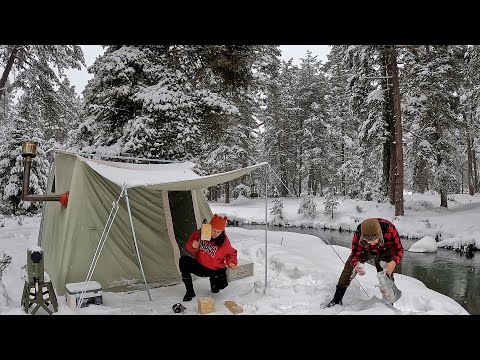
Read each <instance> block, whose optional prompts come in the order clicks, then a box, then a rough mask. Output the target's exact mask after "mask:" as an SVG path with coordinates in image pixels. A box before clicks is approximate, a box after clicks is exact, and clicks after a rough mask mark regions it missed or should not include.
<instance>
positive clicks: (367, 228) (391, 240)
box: [325, 218, 403, 308]
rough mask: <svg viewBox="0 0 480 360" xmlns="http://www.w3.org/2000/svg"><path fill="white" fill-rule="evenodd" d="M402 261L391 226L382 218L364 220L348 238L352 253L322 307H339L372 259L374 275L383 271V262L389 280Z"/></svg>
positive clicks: (397, 238)
mask: <svg viewBox="0 0 480 360" xmlns="http://www.w3.org/2000/svg"><path fill="white" fill-rule="evenodd" d="M402 257H403V245H402V242H401V240H400V235H399V234H398V231H397V229H396V228H395V225H393V224H392V223H391V222H390V221H388V220H385V219H382V218H370V219H365V220H364V221H363V222H362V223H361V224H360V225H358V226H357V229H356V231H355V233H354V234H353V238H352V252H351V253H350V256H349V257H348V259H347V261H345V266H344V267H343V271H342V273H341V274H340V278H339V279H338V283H337V289H336V291H335V295H334V296H333V300H332V301H330V302H329V303H328V304H327V305H326V306H325V307H326V308H327V307H332V306H335V305H337V304H340V305H342V299H343V296H344V295H345V291H346V290H347V287H348V286H349V285H350V283H351V281H352V280H353V278H354V277H355V275H357V274H358V275H360V276H362V275H365V270H364V268H363V264H364V263H365V262H366V261H368V260H370V259H373V260H374V262H375V267H376V268H377V273H378V272H381V271H383V270H384V269H383V268H382V266H381V265H380V261H385V262H386V263H387V265H386V273H387V276H388V277H390V278H391V279H392V280H393V271H394V270H395V267H396V266H397V265H398V264H400V262H401V261H402Z"/></svg>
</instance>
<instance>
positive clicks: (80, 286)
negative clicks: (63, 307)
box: [65, 281, 103, 309]
mask: <svg viewBox="0 0 480 360" xmlns="http://www.w3.org/2000/svg"><path fill="white" fill-rule="evenodd" d="M83 291H85V293H84V294H83V301H82V305H81V306H80V307H87V306H89V305H90V304H94V305H102V304H103V298H102V286H101V285H100V284H99V283H98V282H96V281H88V282H86V281H83V282H78V283H70V284H65V300H66V301H67V306H68V307H69V308H71V309H76V308H77V305H78V303H79V301H80V297H81V296H82V292H83Z"/></svg>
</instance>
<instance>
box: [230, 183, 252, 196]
mask: <svg viewBox="0 0 480 360" xmlns="http://www.w3.org/2000/svg"><path fill="white" fill-rule="evenodd" d="M249 195H250V188H249V187H248V186H247V185H244V184H240V185H237V186H236V187H235V189H234V190H233V197H234V198H235V199H237V198H238V197H239V196H244V197H248V196H249Z"/></svg>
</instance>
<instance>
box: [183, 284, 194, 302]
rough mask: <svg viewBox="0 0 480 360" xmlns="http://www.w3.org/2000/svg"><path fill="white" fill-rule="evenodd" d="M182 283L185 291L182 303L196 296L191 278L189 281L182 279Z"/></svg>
mask: <svg viewBox="0 0 480 360" xmlns="http://www.w3.org/2000/svg"><path fill="white" fill-rule="evenodd" d="M182 281H183V283H184V284H185V288H186V289H187V292H186V293H185V296H184V297H183V301H190V300H192V299H193V298H194V297H195V296H196V295H195V291H194V290H193V282H192V279H191V278H190V279H184V278H182Z"/></svg>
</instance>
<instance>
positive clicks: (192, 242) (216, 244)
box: [179, 214, 238, 301]
mask: <svg viewBox="0 0 480 360" xmlns="http://www.w3.org/2000/svg"><path fill="white" fill-rule="evenodd" d="M226 224H227V217H226V216H225V217H220V216H218V215H217V214H215V215H213V217H212V219H211V220H210V225H212V237H211V239H210V240H209V241H206V240H201V239H200V235H201V231H200V230H195V231H194V232H193V233H192V235H190V238H189V239H188V241H187V243H186V248H187V250H188V252H189V253H190V254H192V255H193V256H194V257H191V256H186V255H183V256H181V257H180V261H179V267H180V273H181V274H182V281H183V282H184V284H185V288H186V290H187V292H186V293H185V296H184V297H183V301H190V300H192V299H193V298H194V297H195V291H194V289H193V282H192V274H195V275H197V276H200V277H207V276H208V277H209V278H210V289H211V290H212V293H218V292H219V291H220V290H222V289H224V288H226V287H227V286H228V281H227V266H228V267H229V268H230V269H235V268H236V267H237V264H238V260H237V250H236V249H234V248H233V246H232V244H231V243H230V240H229V239H228V237H227V234H226V233H225V226H226Z"/></svg>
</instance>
